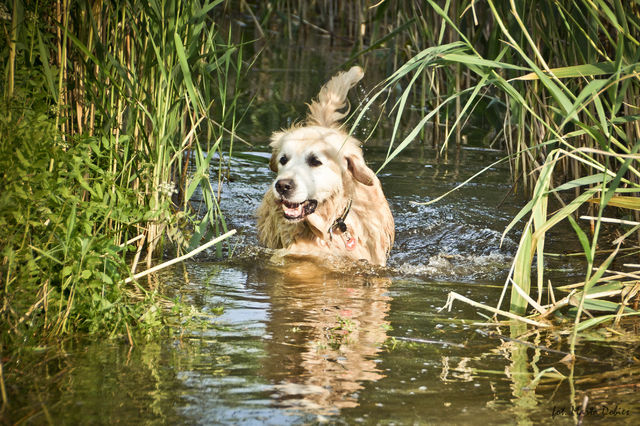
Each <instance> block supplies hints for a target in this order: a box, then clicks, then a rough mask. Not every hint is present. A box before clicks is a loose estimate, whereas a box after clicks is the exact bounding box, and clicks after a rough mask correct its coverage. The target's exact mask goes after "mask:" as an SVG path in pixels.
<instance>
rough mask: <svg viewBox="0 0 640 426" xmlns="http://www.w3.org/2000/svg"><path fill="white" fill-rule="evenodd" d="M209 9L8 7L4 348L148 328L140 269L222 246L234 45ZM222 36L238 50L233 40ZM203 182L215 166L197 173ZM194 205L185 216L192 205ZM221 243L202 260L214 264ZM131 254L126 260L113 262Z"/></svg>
mask: <svg viewBox="0 0 640 426" xmlns="http://www.w3.org/2000/svg"><path fill="white" fill-rule="evenodd" d="M222 7H223V5H222V0H216V1H196V2H184V1H180V0H171V1H166V2H157V1H153V0H149V1H146V0H145V1H142V0H140V1H139V0H130V1H124V2H117V1H99V2H89V1H84V0H77V1H71V0H59V1H45V2H39V1H35V2H32V1H20V0H14V1H13V2H11V4H10V10H9V11H8V16H9V17H10V18H9V19H7V18H6V17H4V16H3V18H2V19H3V21H2V25H3V27H4V29H5V30H7V33H8V34H11V37H10V43H8V45H7V46H5V47H4V48H3V49H2V57H3V59H4V61H3V63H6V64H7V68H6V73H5V76H6V79H4V80H3V82H2V93H3V95H4V101H3V103H2V114H1V115H2V117H0V130H1V131H0V138H1V139H2V141H3V143H2V146H1V149H2V158H1V159H0V161H2V168H1V170H2V171H1V172H0V173H2V181H1V183H0V185H1V187H0V197H1V199H0V225H1V226H2V228H3V229H4V230H5V232H4V233H3V234H2V236H0V246H1V247H2V255H1V259H0V273H1V275H2V288H1V290H0V291H1V293H2V300H3V303H2V310H1V311H0V318H1V321H0V323H1V324H2V325H1V326H0V327H1V328H2V336H3V340H4V339H5V338H8V339H11V338H13V337H14V336H15V335H20V336H24V337H27V336H34V337H36V338H41V337H43V336H47V335H60V334H64V333H67V332H69V331H71V330H87V331H90V332H101V333H108V334H112V335H121V334H126V335H128V336H129V339H131V333H130V329H131V327H133V326H136V325H138V326H143V327H142V328H145V327H146V326H148V328H149V329H157V325H159V324H160V322H161V320H162V315H160V311H161V310H160V305H162V304H164V303H163V302H162V299H161V298H159V297H158V295H157V294H156V289H155V288H154V286H151V287H149V286H144V287H143V286H141V285H138V284H135V283H133V284H131V283H130V281H132V280H131V279H128V278H129V277H130V276H135V275H134V274H135V273H136V270H137V269H138V264H139V259H140V257H141V256H142V255H145V256H146V264H147V267H151V265H152V261H153V259H154V258H155V257H158V256H159V255H162V254H163V241H170V242H171V247H173V248H175V249H176V250H177V252H178V253H183V252H184V251H185V250H186V251H190V250H193V249H195V248H196V247H198V246H200V244H201V243H202V241H209V240H211V239H212V238H214V237H219V236H223V234H224V236H228V235H229V233H228V232H227V231H229V230H228V229H227V227H226V223H225V221H224V218H223V216H222V213H221V211H220V207H219V204H218V200H219V196H220V194H219V188H218V189H215V188H214V187H213V186H212V182H215V181H218V183H219V185H218V186H220V183H221V181H222V179H223V178H224V166H225V162H226V161H227V158H228V154H230V153H231V152H232V150H233V146H234V144H235V143H236V141H237V138H236V136H235V126H236V125H237V122H238V118H237V116H238V113H237V103H236V99H237V97H238V96H239V93H238V92H237V91H236V90H235V86H236V83H237V81H238V79H239V78H241V76H242V72H243V65H242V63H243V62H242V61H243V58H242V41H241V40H240V38H239V37H238V38H234V36H235V34H232V30H231V29H228V30H222V29H221V28H220V27H219V26H218V21H217V17H218V14H219V13H220V12H219V10H221V8H222ZM233 40H239V41H236V42H235V43H234V42H233ZM210 170H217V176H211V175H210ZM196 193H197V194H200V198H201V199H202V200H203V201H202V203H199V204H193V205H192V204H190V203H189V200H190V199H191V198H192V196H193V195H194V194H196ZM220 241H221V240H220V239H218V240H216V242H217V243H218V244H217V249H216V250H217V252H218V253H219V254H222V246H221V244H220ZM128 253H130V255H128Z"/></svg>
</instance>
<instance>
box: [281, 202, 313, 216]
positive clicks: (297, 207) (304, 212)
mask: <svg viewBox="0 0 640 426" xmlns="http://www.w3.org/2000/svg"><path fill="white" fill-rule="evenodd" d="M279 201H280V203H281V204H282V212H283V213H284V217H285V219H288V220H290V221H298V220H302V219H304V218H305V217H307V216H309V215H310V214H311V213H313V212H315V211H316V207H318V202H317V201H316V200H306V201H304V202H302V203H291V202H289V201H287V200H284V199H281V200H279Z"/></svg>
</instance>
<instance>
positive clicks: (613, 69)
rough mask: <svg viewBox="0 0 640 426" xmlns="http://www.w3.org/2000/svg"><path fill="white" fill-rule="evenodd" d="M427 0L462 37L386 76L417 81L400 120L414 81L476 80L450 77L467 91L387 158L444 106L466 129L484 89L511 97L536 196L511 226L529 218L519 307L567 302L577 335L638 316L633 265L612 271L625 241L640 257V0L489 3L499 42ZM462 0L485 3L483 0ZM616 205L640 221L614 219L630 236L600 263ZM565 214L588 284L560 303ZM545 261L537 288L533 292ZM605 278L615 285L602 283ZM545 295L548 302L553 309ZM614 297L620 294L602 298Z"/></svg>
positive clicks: (510, 124)
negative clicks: (549, 277) (550, 248)
mask: <svg viewBox="0 0 640 426" xmlns="http://www.w3.org/2000/svg"><path fill="white" fill-rule="evenodd" d="M428 3H429V6H430V8H431V9H432V10H433V11H435V12H436V13H437V14H438V15H439V16H440V18H441V19H442V21H443V22H444V23H446V25H447V26H448V28H447V31H451V32H454V33H456V34H457V38H458V41H455V42H452V43H447V44H441V45H437V46H433V47H428V48H426V49H423V50H421V51H419V52H418V53H417V54H416V55H414V56H413V57H412V58H411V59H409V60H408V61H406V62H405V63H404V64H403V65H402V66H400V67H399V68H398V70H397V71H396V72H395V73H394V74H393V75H392V76H391V77H389V79H388V80H387V81H385V82H383V84H384V85H385V87H390V86H393V85H395V84H397V83H398V82H401V81H406V84H405V91H404V93H403V95H402V96H401V97H400V100H399V102H398V103H397V104H396V107H397V112H396V128H397V123H398V122H399V121H400V119H401V118H402V115H403V113H404V105H405V99H406V97H407V96H409V94H410V93H411V92H414V93H415V92H416V89H415V87H414V86H415V84H416V82H417V81H418V79H419V78H420V76H421V75H424V74H425V73H428V72H429V71H430V70H431V69H437V68H438V67H448V68H449V69H456V70H458V71H456V72H457V73H458V74H457V75H458V77H459V76H460V72H461V71H459V70H460V67H462V68H463V69H464V68H466V70H467V71H470V72H472V74H473V77H472V78H471V79H468V80H467V81H469V82H470V84H469V85H468V87H461V86H459V85H458V83H457V82H456V83H455V84H454V83H453V82H451V83H450V86H455V87H456V90H455V91H454V92H453V93H452V94H451V95H449V96H448V97H447V98H445V99H442V100H441V102H440V103H437V104H436V105H435V106H434V108H433V109H432V110H431V111H430V112H429V113H428V114H426V115H424V116H423V118H422V120H421V121H420V122H419V123H418V126H417V127H415V128H414V129H413V130H412V131H411V132H409V134H408V135H407V136H406V137H405V138H404V140H403V141H402V142H400V144H399V145H398V146H397V147H395V149H391V146H392V144H393V143H394V138H393V137H392V140H391V144H390V150H389V154H388V156H387V160H386V162H385V164H386V163H387V162H388V161H391V160H392V159H393V158H394V157H395V156H396V155H397V154H398V153H399V152H400V151H402V149H404V148H405V147H406V146H407V145H408V144H410V143H412V142H413V141H414V140H415V138H416V135H417V132H418V131H419V130H420V129H421V128H422V127H423V126H425V125H426V124H427V123H429V122H431V121H433V120H434V119H436V120H437V118H435V117H436V113H437V112H438V111H440V110H442V111H444V110H446V109H447V108H449V109H453V108H455V111H456V119H455V121H454V122H453V126H454V127H458V128H459V127H460V125H461V124H462V123H464V117H463V116H464V115H466V114H469V112H470V111H472V110H473V108H475V105H478V104H480V103H481V98H482V97H486V96H489V97H491V98H493V99H496V100H501V104H502V105H503V106H504V117H505V121H504V130H503V133H504V144H505V148H506V149H507V151H508V152H509V153H510V156H509V157H508V159H509V161H510V162H511V167H512V173H513V175H514V178H517V177H521V178H522V182H523V183H524V186H525V188H526V189H527V192H528V193H529V194H530V197H531V199H530V201H529V203H528V204H527V205H526V206H525V207H524V208H523V209H522V211H521V212H520V213H519V214H518V215H517V216H516V217H515V218H514V220H513V221H512V223H511V224H510V225H509V226H508V227H507V229H506V230H505V233H506V232H508V231H509V230H511V229H512V228H513V227H514V226H515V225H516V223H518V222H519V221H520V220H521V219H523V218H525V217H527V216H528V217H529V219H528V220H527V221H526V223H525V227H524V230H523V234H522V237H521V240H520V245H519V248H518V251H517V254H516V257H515V260H514V264H513V268H512V271H511V273H510V274H509V278H508V280H507V284H506V287H505V289H507V288H511V303H510V310H511V311H512V312H514V313H516V314H519V315H524V314H525V313H526V312H527V308H528V307H531V308H532V309H533V312H535V313H536V314H538V315H539V316H541V317H548V316H549V315H551V313H553V312H554V311H556V310H557V309H559V308H560V307H562V306H567V305H569V306H575V307H577V312H576V313H575V325H574V327H573V329H574V338H573V340H572V343H575V335H576V334H575V333H576V332H577V331H578V330H583V329H585V328H586V327H588V326H593V325H595V324H598V323H600V322H604V321H607V320H611V319H616V320H617V321H619V320H620V318H621V317H622V316H623V315H637V314H638V313H637V311H635V310H633V309H630V308H629V307H627V305H628V304H629V303H630V301H631V300H632V298H633V297H634V295H636V294H637V291H638V290H637V286H636V285H635V282H636V281H634V280H633V278H634V277H636V276H637V274H636V273H635V272H633V271H632V272H630V274H629V275H628V277H629V279H627V280H624V279H623V280H617V281H614V282H610V280H606V278H605V277H604V275H605V272H607V271H608V270H609V268H610V267H611V265H612V264H613V261H614V259H615V258H616V254H618V250H619V248H620V247H621V246H622V245H623V244H624V245H626V246H627V247H628V248H629V249H631V251H632V252H635V253H640V248H639V247H638V245H637V243H633V242H632V241H631V239H629V237H631V236H632V235H633V234H634V233H635V232H636V231H637V230H638V229H640V223H638V221H637V218H638V211H639V210H640V202H638V198H637V197H636V196H635V193H637V192H638V191H640V180H639V177H640V172H639V170H638V167H639V164H638V160H639V159H640V156H638V154H637V151H638V149H639V143H638V137H639V136H640V126H639V125H638V120H639V119H640V114H638V109H637V105H638V104H640V102H639V101H640V98H639V89H640V84H639V80H638V77H639V76H640V74H638V70H639V68H640V64H639V63H638V59H639V58H640V42H639V40H640V39H639V37H638V34H639V33H640V32H639V31H638V29H639V28H640V10H639V9H638V7H637V6H636V5H633V4H631V3H628V2H621V1H614V2H604V1H598V2H595V3H592V2H588V1H581V0H574V1H567V2H537V3H536V4H535V5H534V4H533V3H527V2H516V1H510V2H509V3H508V4H507V3H505V2H501V3H500V4H499V5H497V4H495V3H494V2H493V1H491V0H488V1H487V3H486V4H487V6H488V9H487V10H484V11H483V12H482V13H483V14H485V15H486V14H487V12H488V13H489V14H490V15H489V18H490V20H491V22H492V26H491V27H490V28H488V30H489V32H488V33H489V34H490V36H489V40H494V41H495V45H494V46H490V47H487V46H486V45H485V44H482V43H479V42H478V40H474V39H473V38H472V35H473V31H470V28H469V27H468V26H465V24H464V22H463V21H464V19H463V18H461V17H460V15H458V14H455V13H451V10H452V9H451V8H452V7H453V2H446V5H445V7H444V8H442V7H440V6H439V4H438V3H436V2H434V1H429V2H428ZM596 3H597V5H596ZM461 5H462V6H465V5H466V6H468V7H469V8H480V7H481V5H479V4H475V3H474V2H466V3H465V2H461ZM596 6H597V7H596ZM466 10H467V11H469V10H470V9H466ZM475 12H478V11H477V10H476V11H475ZM425 36H426V37H428V34H426V33H425ZM450 38H452V37H450ZM454 67H455V68H454ZM380 93H382V92H380ZM435 125H436V126H438V125H439V122H437V121H436V124H435ZM451 134H452V131H451V130H448V131H447V132H446V135H447V136H446V138H445V139H444V142H443V148H445V147H446V145H447V143H448V140H449V136H450V135H451ZM394 136H395V132H394ZM383 166H384V164H383ZM550 197H551V198H553V202H554V205H555V204H559V208H558V209H557V210H556V211H554V212H550V211H549V207H550V200H549V198H550ZM611 207H618V208H622V210H617V211H616V210H612V209H611ZM578 212H582V213H583V214H584V213H591V214H590V217H592V219H590V220H591V222H592V231H591V236H587V233H586V232H585V231H583V230H582V227H580V226H579V225H578V223H577V222H576V220H575V219H574V216H575V215H578ZM605 213H606V215H613V216H616V215H622V216H630V217H631V219H635V220H627V221H626V222H621V221H620V220H618V219H617V218H615V217H614V218H608V219H606V220H608V221H613V222H614V223H619V224H621V228H620V229H621V230H620V232H621V233H622V234H624V235H623V237H624V238H621V239H618V240H617V241H616V248H615V249H614V251H613V253H612V254H611V255H609V256H608V257H607V258H606V259H604V260H602V261H601V263H600V264H599V265H598V264H597V263H596V262H598V261H599V260H598V259H599V257H598V253H599V252H598V247H599V246H602V245H604V244H605V243H604V241H603V240H602V238H601V237H602V220H603V217H604V216H605ZM565 220H567V221H569V223H570V224H571V226H572V227H573V228H574V229H575V231H576V234H577V236H578V239H579V241H580V242H581V244H582V247H583V250H584V255H585V258H586V279H585V281H584V283H583V284H582V286H581V288H582V290H580V291H578V290H575V291H574V294H572V295H570V296H569V297H568V298H565V299H562V303H559V301H557V300H556V299H555V295H554V294H553V289H552V288H551V286H550V285H549V286H546V285H545V284H546V283H545V276H544V269H545V263H544V259H545V251H544V248H545V238H546V237H547V234H548V232H549V231H550V230H551V229H552V228H553V227H554V226H556V225H557V224H558V223H560V222H563V221H565ZM625 223H626V224H628V225H629V226H630V227H629V226H625V225H624V224H625ZM534 265H535V269H536V274H535V275H536V277H535V280H534V283H535V292H534V291H533V290H532V288H531V287H532V284H533V283H532V280H531V275H532V273H533V266H534ZM604 280H606V284H601V285H597V284H598V283H602V282H603V281H604ZM545 293H546V294H547V295H548V297H549V303H547V304H546V305H543V304H542V298H543V296H545ZM531 294H534V295H535V296H533V297H532V296H530V295H531ZM611 296H613V297H615V298H617V302H610V301H608V300H602V298H603V297H611ZM534 298H535V299H534ZM501 302H502V301H500V302H499V305H500V304H501ZM587 305H588V306H587ZM586 310H588V311H590V312H605V313H606V312H610V313H612V314H611V315H601V316H598V317H594V316H593V315H592V314H590V316H591V319H588V320H582V314H583V312H584V311H586Z"/></svg>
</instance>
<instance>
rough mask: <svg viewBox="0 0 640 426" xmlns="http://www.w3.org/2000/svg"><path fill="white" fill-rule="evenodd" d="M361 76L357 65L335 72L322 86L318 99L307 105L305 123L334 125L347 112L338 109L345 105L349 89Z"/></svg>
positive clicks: (361, 72)
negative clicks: (307, 111)
mask: <svg viewBox="0 0 640 426" xmlns="http://www.w3.org/2000/svg"><path fill="white" fill-rule="evenodd" d="M363 76H364V71H362V68H360V67H357V66H356V67H351V69H350V70H349V71H346V72H341V73H338V74H336V75H335V76H334V77H333V78H332V79H331V80H329V81H328V82H327V84H325V85H324V86H322V89H320V93H319V94H318V99H317V100H314V101H312V102H311V104H310V105H309V115H308V116H307V123H308V124H311V125H319V126H328V127H331V126H335V125H336V123H338V122H339V121H340V120H341V119H342V118H344V116H346V115H347V114H348V113H349V112H348V111H347V112H339V111H338V110H340V109H342V108H344V107H345V105H346V101H347V93H348V92H349V89H351V88H352V87H353V86H355V85H356V83H357V82H359V81H360V80H361V79H362V77H363Z"/></svg>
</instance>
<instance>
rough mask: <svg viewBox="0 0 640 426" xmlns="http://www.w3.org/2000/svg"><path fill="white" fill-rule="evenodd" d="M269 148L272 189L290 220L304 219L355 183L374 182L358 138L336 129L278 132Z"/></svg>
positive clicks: (348, 191)
mask: <svg viewBox="0 0 640 426" xmlns="http://www.w3.org/2000/svg"><path fill="white" fill-rule="evenodd" d="M271 147H272V148H273V154H272V156H271V161H270V167H271V169H272V170H273V171H274V172H277V173H278V176H277V177H276V179H275V181H274V182H273V185H272V188H271V190H272V191H273V195H274V197H275V199H276V200H277V202H278V203H279V204H280V205H281V206H282V214H283V215H284V217H285V218H286V219H287V220H289V221H291V222H297V221H301V220H303V219H304V218H306V217H307V216H309V215H311V214H313V213H314V212H316V210H317V209H319V208H321V207H322V205H323V203H325V202H328V201H329V200H332V201H333V200H335V198H336V197H340V196H344V197H345V198H349V197H350V194H351V193H352V192H353V188H354V185H357V184H358V183H359V184H364V185H369V186H370V185H373V183H374V181H375V175H374V173H373V172H372V171H371V169H369V168H368V167H367V166H366V164H365V162H364V160H363V158H362V150H361V149H360V148H359V147H358V145H357V141H356V140H355V139H353V138H351V137H349V136H347V135H346V134H345V133H344V132H342V131H340V130H338V129H336V128H329V127H323V126H307V127H299V128H294V129H292V130H289V131H285V132H278V133H275V134H274V135H273V137H272V142H271ZM341 208H344V206H342V207H341ZM337 213H338V214H339V213H340V212H337Z"/></svg>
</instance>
